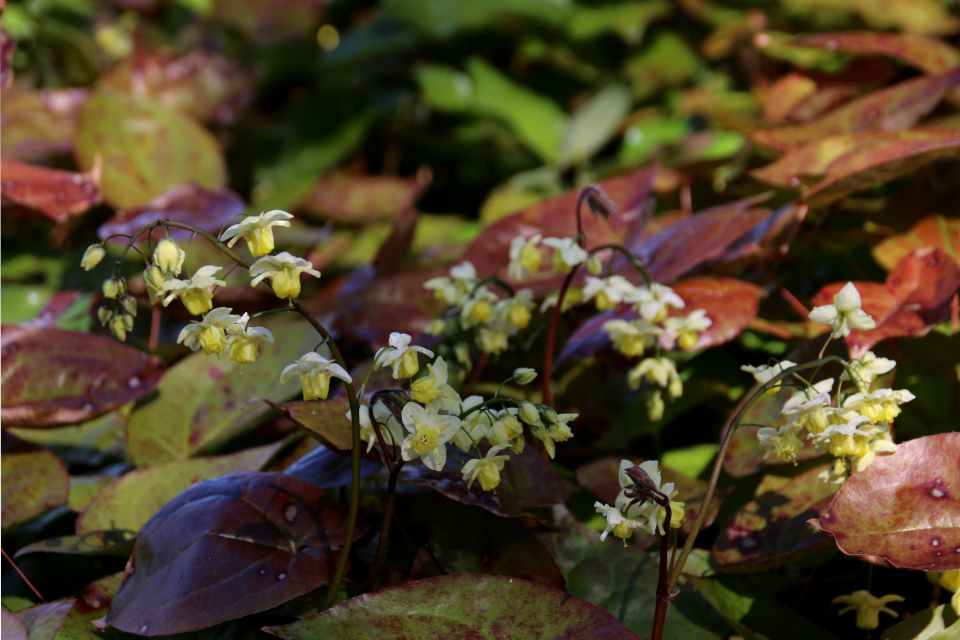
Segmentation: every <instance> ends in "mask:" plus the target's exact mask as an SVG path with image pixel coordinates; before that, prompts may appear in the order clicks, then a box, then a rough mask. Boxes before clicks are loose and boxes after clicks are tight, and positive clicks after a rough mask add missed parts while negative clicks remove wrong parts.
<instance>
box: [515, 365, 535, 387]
mask: <svg viewBox="0 0 960 640" xmlns="http://www.w3.org/2000/svg"><path fill="white" fill-rule="evenodd" d="M536 379H537V372H536V371H535V370H534V369H531V368H529V367H520V368H518V369H514V370H513V380H514V382H516V383H517V384H519V385H521V386H522V385H525V384H530V383H531V382H533V381H534V380H536Z"/></svg>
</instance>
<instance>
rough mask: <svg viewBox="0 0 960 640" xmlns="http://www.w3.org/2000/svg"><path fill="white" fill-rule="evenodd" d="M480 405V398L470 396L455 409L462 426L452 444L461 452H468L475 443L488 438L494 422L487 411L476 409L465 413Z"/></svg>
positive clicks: (481, 398)
mask: <svg viewBox="0 0 960 640" xmlns="http://www.w3.org/2000/svg"><path fill="white" fill-rule="evenodd" d="M480 404H483V397H482V396H470V397H468V398H466V399H465V400H464V401H463V402H461V403H460V406H459V407H457V408H456V409H455V413H456V415H457V417H459V418H460V420H461V422H462V424H461V428H460V431H458V432H457V434H456V435H455V436H454V437H453V444H455V445H457V446H458V447H459V448H460V449H461V450H462V451H469V450H470V449H471V448H472V447H473V445H474V443H475V442H480V440H481V439H482V438H489V437H490V433H491V431H490V430H491V428H492V427H493V421H494V416H493V415H492V414H491V412H490V411H489V410H488V409H478V410H477V411H470V413H467V412H468V411H469V410H470V409H472V408H473V407H476V406H477V405H480Z"/></svg>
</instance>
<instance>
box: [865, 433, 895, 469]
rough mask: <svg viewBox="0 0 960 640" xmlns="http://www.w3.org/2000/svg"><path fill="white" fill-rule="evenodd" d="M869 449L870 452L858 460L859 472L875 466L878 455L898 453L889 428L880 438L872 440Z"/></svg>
mask: <svg viewBox="0 0 960 640" xmlns="http://www.w3.org/2000/svg"><path fill="white" fill-rule="evenodd" d="M868 447H869V449H870V450H869V451H867V453H865V454H864V455H862V456H860V457H859V458H857V471H863V470H864V469H866V468H867V467H869V466H870V465H871V464H873V461H874V460H876V458H877V454H878V453H896V451H897V445H896V444H895V443H894V442H893V437H891V435H890V429H889V428H887V430H886V432H884V433H882V434H879V437H876V436H875V437H874V438H873V439H871V440H870V444H869V445H868Z"/></svg>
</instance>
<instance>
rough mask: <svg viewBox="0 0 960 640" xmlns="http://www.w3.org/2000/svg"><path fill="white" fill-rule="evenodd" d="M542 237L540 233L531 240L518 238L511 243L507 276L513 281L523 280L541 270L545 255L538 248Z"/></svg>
mask: <svg viewBox="0 0 960 640" xmlns="http://www.w3.org/2000/svg"><path fill="white" fill-rule="evenodd" d="M542 237H543V236H541V235H540V234H539V233H538V234H537V235H535V236H533V237H531V238H529V239H528V238H524V237H523V236H517V237H515V238H514V239H513V240H511V241H510V264H509V266H507V275H508V276H509V277H510V279H511V280H523V279H524V278H526V277H527V276H528V275H530V274H532V273H536V272H537V271H538V270H539V269H540V265H541V263H542V262H543V253H541V251H540V249H538V248H537V244H538V243H539V242H540V239H541V238H542Z"/></svg>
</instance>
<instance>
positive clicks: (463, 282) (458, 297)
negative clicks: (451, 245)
mask: <svg viewBox="0 0 960 640" xmlns="http://www.w3.org/2000/svg"><path fill="white" fill-rule="evenodd" d="M478 281H479V278H477V270H476V268H474V266H473V263H472V262H470V261H464V262H461V263H460V264H458V265H454V266H453V267H451V268H450V277H449V278H448V277H446V276H438V277H436V278H430V279H429V280H427V281H426V282H424V283H423V288H424V289H429V290H431V291H433V294H434V296H435V297H436V298H437V300H439V301H440V302H443V303H444V304H449V305H459V304H460V302H461V301H462V300H463V298H464V296H466V295H467V294H468V293H470V290H471V289H473V287H474V286H475V285H476V284H477V282H478Z"/></svg>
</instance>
